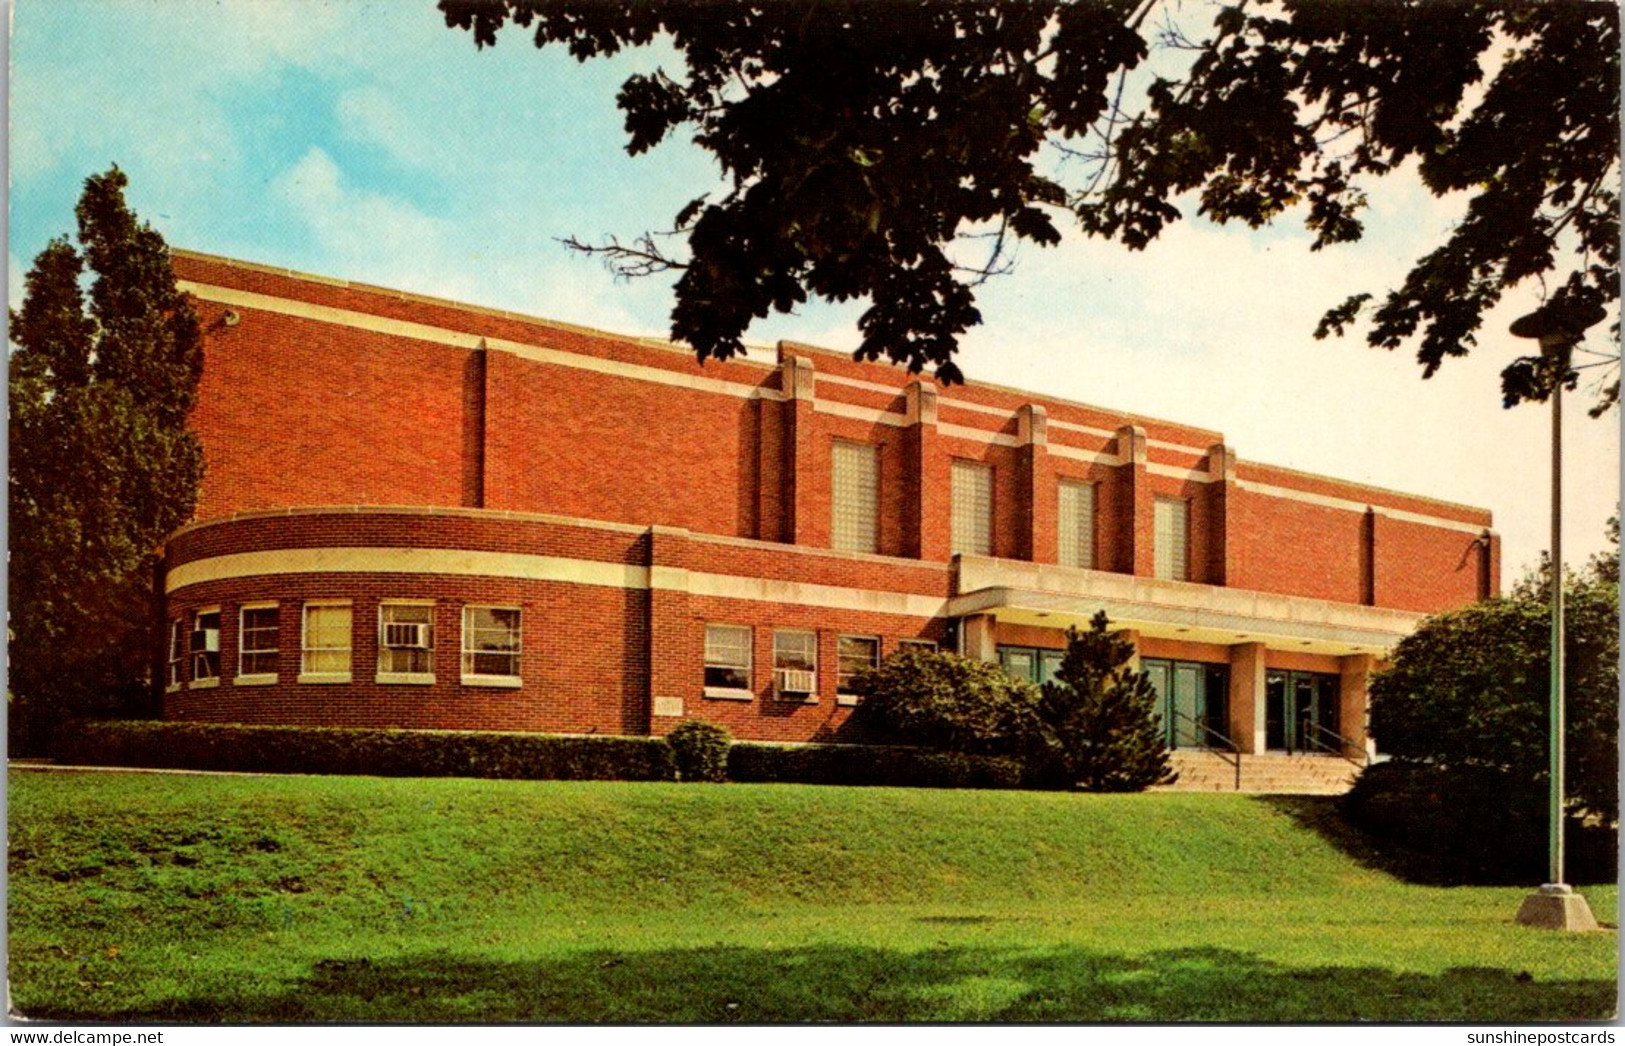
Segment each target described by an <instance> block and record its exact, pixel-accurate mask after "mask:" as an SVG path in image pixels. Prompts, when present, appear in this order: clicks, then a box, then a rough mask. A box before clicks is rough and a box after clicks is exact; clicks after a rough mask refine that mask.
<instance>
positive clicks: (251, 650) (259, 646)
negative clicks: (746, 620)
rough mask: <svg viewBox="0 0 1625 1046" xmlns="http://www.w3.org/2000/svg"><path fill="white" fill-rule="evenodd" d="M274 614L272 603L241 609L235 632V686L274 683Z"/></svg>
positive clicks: (275, 626)
mask: <svg viewBox="0 0 1625 1046" xmlns="http://www.w3.org/2000/svg"><path fill="white" fill-rule="evenodd" d="M278 616H279V614H278V611H277V606H276V604H275V603H250V604H248V605H246V606H244V607H243V609H242V614H241V616H240V618H239V619H238V620H239V624H238V628H237V680H236V681H237V682H238V683H242V682H248V681H253V682H261V681H263V682H272V681H274V680H275V679H276V659H277V647H278V643H277V624H278V620H277V619H278Z"/></svg>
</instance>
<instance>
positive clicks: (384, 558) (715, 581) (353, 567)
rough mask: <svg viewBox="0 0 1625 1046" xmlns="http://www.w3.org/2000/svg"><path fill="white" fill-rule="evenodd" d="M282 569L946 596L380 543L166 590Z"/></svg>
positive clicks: (837, 595) (870, 600) (174, 574)
mask: <svg viewBox="0 0 1625 1046" xmlns="http://www.w3.org/2000/svg"><path fill="white" fill-rule="evenodd" d="M284 574H416V575H440V576H449V577H494V578H504V579H516V580H522V581H555V582H562V583H565V584H574V585H593V586H598V587H607V588H620V589H635V590H648V589H655V590H660V591H671V592H687V593H688V594H690V595H696V596H711V597H716V598H719V599H742V600H750V601H753V602H760V603H789V604H795V605H800V606H813V607H821V608H825V609H830V610H858V611H867V612H870V613H877V614H896V615H901V616H906V617H919V618H933V617H940V616H941V615H942V613H943V610H944V608H945V607H946V606H947V602H948V601H947V600H946V599H945V598H943V597H940V596H925V595H918V594H914V593H907V592H885V591H879V590H875V589H862V588H847V587H844V586H839V585H816V584H810V583H807V582H800V581H782V580H776V579H772V578H752V577H740V576H736V575H732V574H710V573H702V572H699V571H691V570H684V569H682V568H679V567H658V566H657V567H654V568H652V569H651V568H649V567H638V566H628V565H626V564H623V563H605V562H601V561H598V560H590V559H571V558H567V557H563V556H538V555H529V554H519V553H511V552H472V551H468V550H464V549H441V548H391V547H380V546H364V547H331V548H299V549H275V550H269V551H261V552H234V553H230V554H228V555H223V556H211V557H208V558H205V559H196V560H192V561H191V562H188V563H182V564H181V565H179V566H177V567H175V568H173V569H172V570H170V571H169V573H168V575H167V576H166V577H165V579H164V591H165V592H166V593H170V592H175V591H178V590H180V589H182V588H187V587H190V586H192V585H200V584H204V583H206V582H210V581H226V580H232V579H236V578H245V577H275V576H278V575H284Z"/></svg>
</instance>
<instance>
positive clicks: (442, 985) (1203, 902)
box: [9, 772, 1617, 1023]
mask: <svg viewBox="0 0 1625 1046" xmlns="http://www.w3.org/2000/svg"><path fill="white" fill-rule="evenodd" d="M1333 821H1334V819H1333V818H1331V817H1330V816H1329V808H1328V807H1327V806H1326V805H1325V804H1324V803H1317V802H1316V801H1311V800H1297V801H1283V800H1268V799H1257V798H1249V797H1243V796H1212V795H1190V794H1158V795H1137V796H1089V795H1060V794H1050V793H1017V792H946V791H924V790H918V791H911V790H901V789H855V788H814V787H794V786H772V785H761V786H753V785H724V786H712V785H669V784H603V783H567V782H510V781H464V780H383V779H374V778H317V777H310V778H298V777H262V778H244V777H197V776H159V775H133V774H132V775H126V774H71V773H41V772H13V773H12V774H11V775H10V837H11V852H10V870H11V879H10V884H11V885H10V905H11V907H10V912H9V918H10V933H11V938H10V942H11V943H10V947H11V956H10V958H11V990H12V994H13V1003H14V1006H15V1007H16V1009H17V1011H18V1012H19V1013H21V1014H24V1015H27V1016H31V1017H44V1018H57V1019H98V1020H100V1019H107V1020H124V1021H134V1020H141V1019H149V1020H177V1021H285V1022H303V1021H365V1022H387V1021H418V1022H430V1023H435V1022H455V1021H463V1020H478V1021H622V1022H624V1021H703V1022H730V1021H738V1022H744V1023H755V1022H769V1021H829V1020H833V1021H870V1020H873V1021H1027V1020H1038V1021H1139V1020H1205V1021H1247V1022H1272V1021H1354V1020H1374V1021H1397V1020H1468V1019H1471V1020H1477V1021H1486V1022H1494V1023H1508V1022H1527V1021H1538V1020H1573V1019H1586V1018H1590V1019H1600V1018H1605V1017H1609V1016H1611V1015H1612V1013H1613V1010H1614V1000H1615V987H1614V985H1615V975H1616V969H1615V949H1616V943H1615V934H1614V932H1613V931H1612V930H1609V931H1607V932H1604V933H1599V934H1588V935H1575V934H1568V935H1565V934H1557V933H1552V932H1549V931H1538V930H1531V929H1526V928H1523V927H1518V926H1515V925H1513V924H1512V921H1511V917H1512V914H1513V913H1514V912H1515V911H1516V909H1517V906H1518V902H1519V900H1520V899H1521V897H1522V895H1523V893H1524V892H1525V891H1524V890H1522V889H1480V888H1459V887H1458V888H1454V889H1442V888H1433V887H1422V886H1414V885H1408V884H1405V883H1403V882H1400V881H1399V880H1397V879H1395V878H1393V877H1391V876H1390V875H1388V874H1386V873H1385V872H1382V871H1380V870H1377V868H1375V867H1372V866H1370V865H1368V864H1367V863H1365V862H1363V861H1362V860H1361V859H1360V858H1358V857H1356V856H1351V852H1357V851H1358V849H1359V847H1358V845H1357V844H1358V841H1357V840H1351V839H1350V837H1348V836H1347V835H1346V834H1342V833H1339V832H1336V831H1333V830H1332V829H1331V826H1332V824H1333ZM1309 825H1318V826H1319V829H1318V830H1317V828H1315V827H1312V826H1309ZM1586 892H1587V893H1588V894H1589V896H1590V900H1591V904H1592V908H1593V910H1594V911H1596V912H1597V914H1598V917H1599V918H1600V919H1602V920H1605V921H1607V922H1608V923H1610V924H1612V923H1614V921H1615V918H1616V916H1615V908H1616V903H1617V901H1616V890H1615V888H1614V887H1612V886H1608V887H1600V888H1595V889H1590V890H1587V891H1586Z"/></svg>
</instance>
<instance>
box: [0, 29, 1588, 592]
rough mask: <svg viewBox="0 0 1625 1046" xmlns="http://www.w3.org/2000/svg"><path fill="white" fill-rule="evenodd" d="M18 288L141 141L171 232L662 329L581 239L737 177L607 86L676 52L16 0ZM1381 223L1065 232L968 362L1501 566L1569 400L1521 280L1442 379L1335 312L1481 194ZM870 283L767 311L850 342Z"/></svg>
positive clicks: (277, 259) (1571, 530)
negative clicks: (1511, 402) (1464, 524)
mask: <svg viewBox="0 0 1625 1046" xmlns="http://www.w3.org/2000/svg"><path fill="white" fill-rule="evenodd" d="M11 47H12V51H11V58H12V68H11V121H12V122H11V136H10V159H11V171H10V173H11V195H10V219H11V226H10V230H11V231H10V242H9V256H8V270H9V272H8V275H9V284H8V286H9V290H10V294H11V297H12V300H13V301H14V302H15V300H16V297H17V294H18V291H19V288H20V286H21V278H22V273H23V271H25V269H26V266H27V264H28V263H29V262H30V261H31V260H32V258H33V257H34V255H35V254H37V253H38V252H39V250H40V249H41V248H42V247H43V246H44V245H45V243H46V242H47V241H48V240H49V239H50V237H52V236H54V235H57V234H60V233H62V232H66V231H68V229H69V228H70V226H71V223H72V211H73V203H74V201H75V199H76V198H77V196H78V193H79V189H80V186H81V184H82V182H83V180H84V178H85V177H86V176H87V175H89V174H91V173H93V172H96V171H100V170H103V169H105V168H106V167H107V166H108V164H110V163H113V162H117V163H118V164H119V165H120V166H121V167H122V168H123V169H124V170H125V171H126V173H127V174H128V175H129V176H130V182H131V185H130V190H129V196H130V200H131V202H132V204H133V205H134V207H135V208H136V209H137V210H138V211H139V212H140V213H141V215H142V216H143V217H146V218H147V219H149V220H150V221H152V222H153V224H154V225H155V226H157V227H158V229H159V230H160V231H161V232H162V233H163V234H164V235H165V237H167V238H168V239H169V241H170V242H171V243H173V244H175V245H177V246H183V247H189V248H193V249H197V250H203V251H209V252H214V253H219V254H225V255H230V256H233V257H238V258H244V259H249V260H253V261H258V262H264V263H267V264H273V265H282V266H288V267H291V268H296V269H302V270H306V271H311V272H316V273H322V274H325V275H331V276H339V277H344V278H349V279H355V280H361V281H366V282H371V283H378V284H383V285H385V286H394V287H401V288H405V289H409V290H413V291H419V292H423V293H429V294H439V295H445V296H447V297H452V298H457V299H460V300H465V301H470V302H475V303H478V304H482V305H489V306H497V307H503V308H509V309H515V310H518V311H523V312H529V313H534V314H537V315H542V316H547V317H552V318H556V319H561V320H567V321H570V322H575V323H582V324H587V325H591V326H597V327H602V328H605V329H609V330H615V331H621V332H626V333H634V334H663V333H664V332H665V330H666V318H667V313H668V311H669V308H670V287H669V285H670V280H667V279H663V278H660V277H656V278H653V279H648V280H642V281H636V282H632V283H627V282H620V281H616V280H614V279H613V278H612V277H611V276H610V275H609V274H608V273H606V272H605V271H604V270H603V268H602V267H601V266H600V265H599V264H598V263H596V262H594V261H592V260H589V259H583V258H579V257H576V256H573V255H571V254H569V253H568V252H566V251H565V249H564V248H563V247H562V246H561V245H559V243H558V242H557V241H558V239H559V238H560V237H564V236H568V235H572V234H576V235H580V236H582V237H583V238H587V239H597V238H601V237H603V236H604V235H606V234H616V235H619V236H621V237H622V238H630V237H632V236H634V235H636V234H638V233H639V232H642V231H644V230H645V229H651V228H653V229H658V228H664V227H667V226H668V225H669V224H670V221H671V218H672V216H673V215H674V214H675V213H676V211H677V210H678V209H679V208H680V207H681V206H682V204H683V203H685V202H686V201H687V200H689V199H690V198H692V197H693V196H696V195H698V194H699V193H700V192H703V191H705V190H706V189H708V188H710V187H712V186H713V185H714V184H715V179H716V175H715V169H714V167H713V166H712V165H711V163H710V162H709V160H708V159H707V157H706V156H705V155H704V154H702V153H700V152H699V151H698V150H697V149H695V148H693V147H692V146H691V145H689V144H688V143H687V142H686V141H685V140H679V141H674V142H669V143H667V144H665V145H662V146H661V147H660V148H658V149H656V150H655V151H654V152H652V153H650V154H647V155H644V156H642V157H637V158H632V157H628V156H627V155H626V153H625V151H624V148H623V142H624V134H623V133H622V131H621V125H620V117H619V114H618V113H617V111H616V109H615V106H614V97H615V91H616V88H617V86H618V85H619V83H620V81H621V80H622V79H624V78H625V76H626V75H627V74H628V73H629V72H632V71H634V70H636V69H647V68H652V67H653V66H655V65H658V64H660V63H661V62H662V61H665V62H667V63H668V64H669V63H670V62H671V57H672V56H671V55H670V54H669V53H668V52H664V51H662V50H660V49H647V50H645V51H642V52H633V53H630V54H628V55H625V56H622V57H619V58H617V59H615V60H613V61H603V60H599V61H594V62H590V63H587V64H585V65H583V64H579V63H577V62H575V61H574V60H573V59H571V58H570V57H569V56H568V55H567V54H565V53H564V52H562V51H560V50H556V49H549V50H546V51H538V50H536V49H535V48H534V47H532V46H531V44H530V42H529V39H528V37H527V36H525V35H524V34H522V33H512V32H510V33H508V34H506V35H504V36H503V38H502V39H501V41H500V42H499V45H498V46H497V47H496V48H495V49H487V50H486V51H483V52H477V51H476V50H475V48H474V46H473V44H472V42H471V40H470V38H469V37H468V35H467V34H465V33H461V32H454V31H452V30H449V29H446V28H445V27H444V24H443V22H442V20H441V16H440V14H439V12H438V11H437V10H436V9H435V7H434V4H433V2H432V0H412V2H407V0H392V2H389V3H362V2H352V3H345V4H337V3H314V2H306V0H292V2H282V0H223V2H219V3H205V2H201V0H158V2H136V0H94V2H84V0H18V2H17V3H16V7H15V11H14V18H13V35H12V41H11ZM1372 202H1373V209H1372V213H1371V216H1370V220H1369V224H1370V232H1369V235H1368V236H1367V238H1366V239H1365V240H1364V241H1363V242H1362V243H1360V244H1357V245H1352V246H1348V247H1342V248H1337V249H1333V250H1328V251H1323V252H1319V253H1316V254H1311V253H1310V252H1309V251H1308V249H1307V243H1308V237H1307V235H1306V234H1305V233H1304V232H1303V231H1302V229H1301V227H1298V226H1295V225H1292V224H1291V223H1285V224H1282V225H1279V226H1277V227H1275V228H1273V229H1269V230H1266V231H1264V232H1261V233H1248V232H1247V231H1246V230H1243V229H1239V228H1238V229H1229V228H1219V227H1215V226H1212V225H1210V224H1208V223H1206V222H1202V221H1199V220H1191V221H1186V222H1182V223H1179V224H1177V225H1176V226H1174V227H1173V228H1171V229H1170V230H1169V231H1168V232H1167V233H1165V235H1164V237H1163V239H1162V240H1161V241H1159V242H1158V243H1156V244H1154V245H1153V246H1152V248H1150V249H1149V250H1147V251H1145V252H1142V253H1137V254H1131V253H1130V252H1128V251H1126V250H1124V249H1122V248H1120V247H1117V246H1114V245H1111V244H1106V243H1101V242H1098V241H1090V240H1086V239H1085V238H1083V237H1082V236H1080V235H1078V234H1076V233H1075V232H1072V233H1070V234H1069V235H1068V236H1067V238H1066V241H1065V243H1063V244H1062V245H1061V246H1060V247H1058V248H1054V249H1049V250H1043V249H1037V248H1028V249H1026V250H1024V251H1023V252H1022V253H1021V255H1020V258H1019V262H1018V265H1017V268H1016V271H1015V272H1014V274H1012V275H1010V276H1006V277H1001V278H998V279H995V280H994V281H992V282H991V283H989V284H987V285H986V286H985V287H984V288H983V289H982V290H981V292H980V293H979V303H980V306H981V309H982V313H983V317H984V324H983V326H982V327H980V328H977V329H976V330H974V331H973V332H972V333H971V334H970V335H969V336H967V338H966V339H965V341H964V350H963V354H962V358H961V365H962V366H963V368H964V370H965V372H966V374H967V375H968V376H969V377H970V379H971V380H972V381H975V380H978V379H981V380H986V381H991V382H995V383H998V384H1004V385H1014V386H1019V387H1023V388H1031V389H1035V390H1042V391H1043V392H1045V393H1048V394H1054V395H1060V396H1066V397H1069V398H1073V399H1078V400H1083V401H1085V402H1090V403H1097V404H1100V405H1102V406H1107V407H1112V408H1117V409H1121V410H1127V411H1133V412H1137V413H1142V414H1151V415H1154V416H1161V417H1167V418H1170V419H1173V420H1177V421H1183V422H1188V423H1191V424H1196V425H1201V426H1204V427H1208V428H1214V429H1218V430H1220V431H1222V432H1224V433H1225V435H1226V437H1227V439H1228V440H1229V442H1230V443H1231V444H1232V445H1233V446H1234V447H1235V448H1236V449H1237V451H1238V453H1240V454H1241V455H1242V456H1243V457H1244V458H1250V459H1253V460H1258V461H1264V462H1269V463H1272V464H1278V465H1285V466H1289V467H1293V468H1300V469H1306V470H1309V471H1314V472H1324V473H1328V474H1331V475H1335V476H1339V477H1343V478H1347V479H1352V480H1358V481H1362V482H1369V483H1376V484H1379V485H1382V486H1386V487H1393V488H1397V489H1401V490H1408V491H1413V492H1416V493H1422V494H1428V495H1432V496H1435V497H1441V498H1446V499H1450V500H1455V501H1463V502H1467V503H1470V504H1476V505H1483V506H1486V507H1488V508H1490V509H1491V510H1492V511H1493V512H1494V513H1495V517H1496V527H1497V530H1499V531H1500V532H1501V534H1502V536H1503V540H1504V567H1503V581H1504V582H1506V583H1510V582H1511V581H1512V580H1513V579H1515V578H1516V577H1517V575H1518V573H1519V571H1520V569H1521V567H1522V566H1523V565H1524V564H1527V563H1532V562H1533V561H1534V559H1535V558H1536V556H1537V555H1538V552H1539V550H1540V549H1541V548H1544V547H1545V546H1546V544H1547V540H1546V534H1547V522H1546V521H1547V499H1546V497H1547V496H1546V490H1547V484H1548V481H1549V472H1548V454H1549V450H1548V446H1549V445H1548V438H1549V437H1548V433H1549V427H1550V423H1549V416H1548V414H1547V412H1546V410H1545V409H1544V408H1539V407H1524V408H1520V409H1518V410H1513V411H1504V410H1502V409H1501V407H1500V396H1499V385H1498V374H1499V371H1500V368H1501V367H1502V366H1503V365H1504V364H1505V363H1506V362H1507V361H1508V360H1509V359H1510V358H1511V357H1512V356H1513V355H1515V354H1516V353H1518V352H1520V351H1522V348H1521V347H1520V346H1518V345H1516V344H1514V340H1513V339H1512V338H1511V337H1510V336H1509V335H1507V334H1506V333H1505V332H1506V329H1507V325H1508V324H1509V323H1510V322H1511V320H1512V319H1513V318H1515V317H1516V316H1518V315H1520V314H1521V313H1523V312H1526V311H1528V310H1529V309H1530V308H1531V307H1533V305H1534V304H1535V302H1536V299H1535V298H1534V297H1533V296H1532V294H1533V292H1530V293H1527V294H1519V295H1515V296H1513V297H1512V298H1511V299H1510V300H1509V301H1507V302H1506V303H1503V305H1502V306H1501V307H1500V308H1498V309H1497V310H1496V311H1495V312H1494V313H1492V314H1491V315H1490V317H1489V319H1488V321H1487V323H1486V325H1485V329H1484V332H1483V334H1482V336H1481V339H1480V341H1481V344H1480V347H1479V349H1478V350H1477V351H1475V352H1474V354H1473V355H1472V356H1471V357H1469V358H1467V359H1465V360H1451V361H1449V362H1448V363H1447V364H1446V366H1445V367H1444V368H1443V370H1442V371H1441V372H1440V373H1439V374H1438V375H1437V376H1435V378H1433V379H1432V380H1430V381H1426V382H1424V381H1423V380H1422V379H1421V370H1420V368H1419V367H1418V366H1417V364H1416V363H1415V361H1414V359H1413V358H1412V355H1411V354H1410V353H1408V352H1405V351H1403V350H1401V351H1399V352H1394V353H1388V352H1381V351H1377V350H1372V349H1368V348H1366V347H1365V345H1364V343H1363V342H1362V341H1360V340H1359V339H1357V338H1352V339H1343V340H1333V341H1325V342H1316V341H1314V340H1313V339H1312V338H1311V336H1310V333H1311V331H1312V330H1313V329H1314V325H1315V321H1316V320H1317V319H1318V317H1319V315H1320V313H1321V312H1322V311H1324V309H1326V308H1327V307H1329V306H1331V305H1333V304H1336V303H1338V302H1340V301H1341V300H1342V299H1343V298H1344V297H1345V296H1347V295H1348V294H1349V293H1352V292H1354V291H1359V290H1371V291H1381V290H1384V289H1386V288H1387V287H1389V286H1392V285H1393V284H1394V283H1396V282H1397V281H1398V280H1399V278H1400V277H1401V276H1402V275H1403V273H1404V272H1405V270H1406V269H1407V268H1408V265H1409V263H1410V262H1411V261H1412V260H1413V259H1415V258H1416V257H1418V256H1419V255H1420V254H1421V253H1423V252H1425V251H1426V250H1427V249H1428V248H1429V247H1430V246H1432V245H1433V244H1434V243H1436V242H1437V240H1438V238H1439V236H1440V235H1441V234H1442V233H1443V232H1444V231H1445V230H1446V229H1448V227H1449V223H1450V222H1451V221H1452V220H1453V219H1454V218H1455V217H1456V216H1457V215H1459V213H1460V211H1461V206H1462V204H1461V201H1459V200H1449V199H1447V200H1436V199H1434V198H1432V197H1431V196H1429V195H1428V194H1427V193H1426V192H1425V191H1423V190H1422V189H1421V187H1420V186H1419V185H1418V184H1417V183H1416V182H1415V181H1414V180H1404V179H1401V180H1396V181H1395V182H1394V183H1393V184H1390V185H1384V186H1382V187H1381V189H1380V190H1379V191H1378V192H1376V193H1374V194H1373V197H1372ZM1187 210H1188V211H1189V210H1190V209H1187ZM860 311H861V307H860V306H857V305H848V306H843V307H834V306H817V305H815V306H810V307H808V308H806V309H804V310H802V311H801V312H800V313H798V314H796V315H793V316H783V317H774V318H772V319H770V320H768V321H763V322H761V323H759V324H758V325H757V326H756V327H754V328H752V330H751V332H750V339H751V340H752V341H753V342H756V343H761V344H764V345H769V344H771V343H772V342H773V341H774V340H776V339H778V338H792V339H795V340H798V341H806V342H812V343H815V344H819V345H824V346H827V347H829V348H834V349H848V348H851V347H852V346H854V345H855V344H856V343H857V334H856V329H855V326H854V321H855V319H856V317H857V315H858V314H859V312H860ZM1568 413H1569V414H1570V415H1571V417H1570V419H1569V421H1570V423H1569V424H1568V425H1566V439H1567V454H1568V468H1567V471H1566V473H1565V475H1566V482H1567V484H1568V497H1567V500H1566V511H1567V515H1568V525H1567V526H1566V527H1565V544H1566V550H1567V551H1568V553H1569V555H1568V556H1567V557H1566V558H1568V559H1570V561H1578V560H1580V559H1582V558H1583V557H1584V556H1585V555H1587V554H1588V553H1590V552H1592V551H1595V550H1597V549H1599V548H1600V547H1601V545H1602V540H1601V534H1602V526H1603V520H1604V519H1606V517H1607V516H1608V515H1609V514H1610V513H1611V512H1612V511H1613V507H1614V505H1615V503H1616V502H1617V501H1618V490H1619V482H1618V474H1619V419H1618V415H1617V414H1613V415H1610V416H1608V417H1607V418H1605V419H1603V420H1601V421H1591V420H1589V419H1586V418H1585V417H1584V413H1583V411H1581V410H1578V409H1575V410H1571V411H1569V412H1568Z"/></svg>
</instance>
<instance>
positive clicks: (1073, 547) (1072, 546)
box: [1056, 479, 1095, 570]
mask: <svg viewBox="0 0 1625 1046" xmlns="http://www.w3.org/2000/svg"><path fill="white" fill-rule="evenodd" d="M1056 507H1057V512H1056V515H1057V518H1058V519H1059V520H1060V540H1059V542H1058V543H1057V545H1056V548H1057V550H1058V552H1059V560H1060V564H1061V566H1063V567H1083V568H1084V569H1086V570H1092V569H1094V565H1095V485H1094V484H1093V483H1081V482H1079V481H1077V480H1072V479H1063V480H1061V498H1060V503H1059V505H1057V506H1056Z"/></svg>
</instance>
